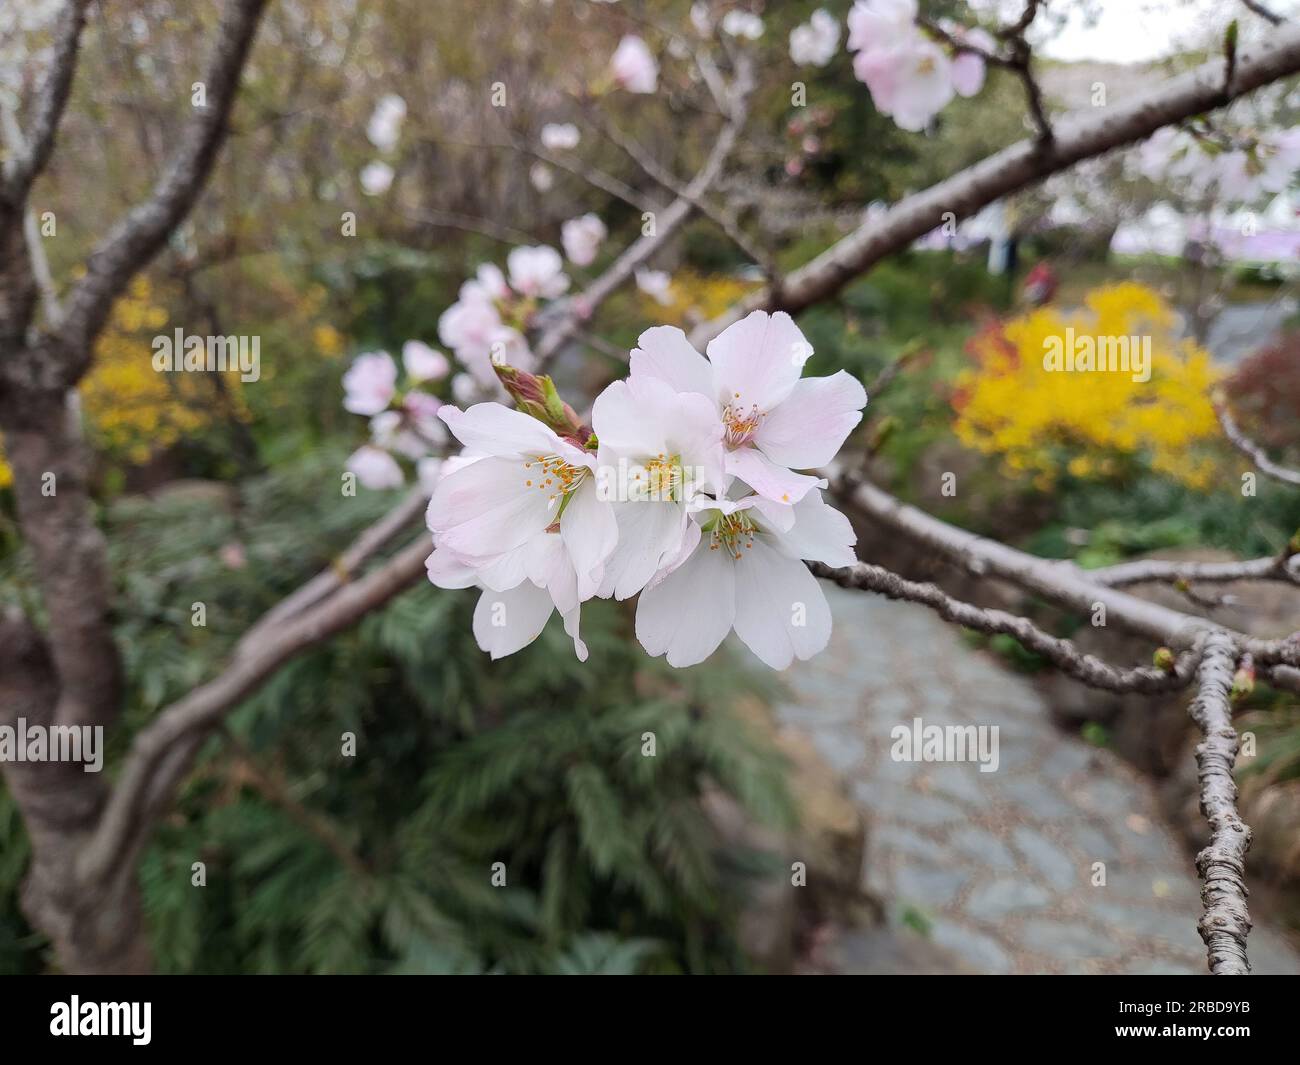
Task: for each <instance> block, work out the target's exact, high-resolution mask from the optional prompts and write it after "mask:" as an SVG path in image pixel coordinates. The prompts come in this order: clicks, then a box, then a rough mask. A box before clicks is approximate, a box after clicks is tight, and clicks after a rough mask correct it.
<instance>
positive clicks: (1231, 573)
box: [1084, 555, 1300, 588]
mask: <svg viewBox="0 0 1300 1065" xmlns="http://www.w3.org/2000/svg"><path fill="white" fill-rule="evenodd" d="M1084 573H1085V575H1086V576H1087V578H1088V579H1089V580H1090V581H1096V582H1097V583H1098V584H1105V585H1109V586H1110V587H1111V588H1122V587H1125V586H1126V585H1130V584H1153V583H1157V582H1160V583H1163V582H1173V581H1189V582H1191V581H1198V582H1201V583H1210V584H1215V583H1225V582H1228V581H1285V582H1287V583H1290V584H1300V558H1296V557H1295V556H1290V557H1289V558H1284V557H1283V556H1279V555H1270V556H1268V557H1266V558H1252V559H1250V560H1249V561H1247V562H1176V561H1172V560H1169V559H1163V558H1145V559H1139V560H1138V561H1136V562H1121V563H1119V564H1118V565H1114V566H1106V567H1104V568H1102V569H1090V570H1085V571H1084Z"/></svg>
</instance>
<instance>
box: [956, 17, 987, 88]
mask: <svg viewBox="0 0 1300 1065" xmlns="http://www.w3.org/2000/svg"><path fill="white" fill-rule="evenodd" d="M946 29H947V30H948V32H949V33H951V34H952V36H953V37H955V38H956V39H957V40H958V41H960V42H961V43H963V44H968V45H970V46H971V47H972V48H978V49H979V50H980V51H981V52H987V53H989V54H992V53H993V52H994V51H996V49H997V42H996V41H995V40H994V39H993V37H992V35H991V34H989V33H988V32H986V31H985V30H982V29H980V28H979V27H978V26H977V27H975V28H973V29H967V28H965V27H963V26H958V25H956V24H952V25H947V24H946ZM985 73H986V71H985V62H984V57H983V56H981V55H976V54H975V53H974V52H958V53H957V54H956V55H955V56H953V58H952V87H953V88H954V89H955V90H956V91H957V95H958V96H966V97H970V96H975V95H976V94H977V93H978V92H979V91H980V89H982V88H984V75H985Z"/></svg>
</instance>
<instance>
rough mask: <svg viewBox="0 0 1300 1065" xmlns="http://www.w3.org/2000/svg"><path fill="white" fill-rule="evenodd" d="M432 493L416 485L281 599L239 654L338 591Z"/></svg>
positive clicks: (420, 510) (420, 511) (244, 639)
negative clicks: (324, 567)
mask: <svg viewBox="0 0 1300 1065" xmlns="http://www.w3.org/2000/svg"><path fill="white" fill-rule="evenodd" d="M428 502H429V495H428V493H427V492H424V491H422V490H421V489H420V488H418V487H416V488H412V489H411V490H410V491H409V492H408V493H407V494H406V496H405V497H403V499H402V501H401V502H400V503H398V504H397V506H395V507H393V509H392V510H390V511H389V512H388V513H387V514H385V515H384V516H383V517H381V518H380V519H379V520H378V521H376V522H375V523H374V524H373V525H371V526H369V527H368V528H367V529H365V531H363V532H362V533H361V535H360V536H358V537H357V538H356V540H354V541H353V542H352V543H351V545H349V547H348V548H347V550H346V551H344V552H343V553H342V554H341V555H339V557H338V558H337V559H335V560H334V562H333V564H332V565H331V566H330V568H329V569H327V570H324V571H323V572H321V573H318V574H317V575H316V576H315V577H313V578H312V579H311V580H309V581H308V582H307V583H306V584H304V585H303V586H302V587H301V588H299V589H298V590H297V591H295V592H293V593H292V594H291V595H289V596H287V597H286V598H284V599H282V600H280V602H279V603H277V604H276V605H275V606H273V607H272V608H271V609H270V610H268V611H267V612H266V613H265V614H263V615H262V617H261V618H259V619H258V621H257V623H256V624H255V625H254V626H253V627H252V628H250V629H249V630H248V631H247V632H246V633H244V635H243V636H242V637H241V638H240V640H239V644H238V645H237V646H236V648H235V657H237V658H238V657H243V656H246V655H247V654H249V653H250V652H251V651H253V650H256V648H257V647H258V646H259V645H260V644H261V643H262V641H263V640H264V639H265V638H266V637H267V636H268V635H269V634H270V633H272V632H274V631H275V630H276V629H277V628H279V627H280V626H281V625H283V624H284V623H285V622H286V621H288V620H290V619H291V618H295V617H297V616H298V615H300V614H301V613H302V612H303V611H304V610H307V609H309V608H310V607H313V606H315V605H316V604H317V603H319V602H320V601H321V600H322V599H324V598H326V597H327V596H329V595H332V594H333V593H334V592H336V591H338V590H339V589H340V588H342V587H343V585H345V584H346V583H347V582H348V581H350V580H352V578H353V575H354V574H355V573H356V572H357V571H358V570H359V569H360V568H361V567H362V566H364V565H365V564H366V563H367V562H368V561H369V560H370V559H371V558H372V557H373V556H374V555H375V554H376V553H377V552H379V551H382V550H383V549H384V547H385V546H386V545H387V544H388V543H389V542H390V541H392V539H393V538H394V537H395V536H397V535H398V534H400V533H401V532H402V531H403V530H404V529H405V528H406V527H407V526H408V525H410V524H411V523H412V522H413V521H414V520H415V519H416V518H417V517H418V516H420V515H422V514H423V513H424V509H425V507H426V506H427V504H428Z"/></svg>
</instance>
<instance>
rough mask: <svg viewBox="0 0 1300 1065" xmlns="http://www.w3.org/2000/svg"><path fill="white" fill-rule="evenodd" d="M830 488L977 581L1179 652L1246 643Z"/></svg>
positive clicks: (1066, 569)
mask: <svg viewBox="0 0 1300 1065" xmlns="http://www.w3.org/2000/svg"><path fill="white" fill-rule="evenodd" d="M834 487H835V490H836V491H837V492H838V493H839V494H841V495H843V497H844V499H845V500H846V502H848V503H849V504H850V505H851V506H854V507H857V508H858V509H859V510H861V511H862V512H863V513H864V514H867V515H868V516H870V517H872V518H875V519H876V520H878V521H880V522H882V523H883V524H884V525H886V526H887V527H888V528H891V529H893V530H895V531H897V532H900V533H903V534H904V535H906V536H907V537H908V538H909V539H910V541H911V542H912V543H915V544H919V545H921V546H923V547H929V548H931V549H933V550H934V551H936V552H938V553H939V554H940V555H942V556H944V557H946V558H948V559H950V560H951V561H953V562H955V563H956V564H957V565H959V566H961V567H962V568H963V569H965V570H967V571H968V572H970V573H973V574H975V575H976V576H992V577H1000V578H1002V579H1004V580H1007V581H1010V582H1011V583H1012V584H1015V585H1017V586H1018V587H1021V588H1024V589H1026V590H1028V591H1031V592H1034V593H1035V594H1038V595H1041V596H1044V597H1045V598H1047V599H1048V600H1050V601H1052V602H1054V603H1057V604H1058V605H1060V606H1063V607H1067V608H1069V609H1071V610H1075V611H1078V612H1079V613H1081V614H1090V613H1092V612H1093V611H1094V610H1095V609H1096V607H1098V606H1101V607H1104V608H1105V611H1106V623H1107V624H1108V625H1110V624H1116V625H1119V626H1120V627H1122V628H1126V629H1128V630H1129V631H1131V632H1136V633H1139V634H1141V635H1143V636H1146V637H1147V638H1149V639H1152V640H1156V641H1158V642H1160V643H1162V644H1166V645H1168V646H1170V647H1173V648H1175V649H1182V650H1186V649H1188V648H1191V647H1193V646H1195V644H1196V641H1197V639H1198V638H1199V637H1200V636H1201V635H1202V634H1203V633H1205V632H1207V631H1211V630H1214V631H1222V632H1227V633H1228V634H1229V636H1231V637H1232V638H1233V639H1240V640H1242V641H1245V640H1246V639H1247V637H1246V636H1245V635H1244V634H1242V633H1237V632H1232V631H1230V630H1227V629H1223V628H1222V627H1221V626H1218V625H1215V624H1214V623H1212V622H1210V621H1207V620H1206V619H1205V618H1202V617H1197V616H1195V615H1192V614H1184V613H1181V612H1180V611H1177V610H1172V609H1170V608H1169V607H1166V606H1161V605H1160V604H1159V603H1151V602H1148V601H1147V600H1145V599H1139V598H1137V597H1136V596H1133V595H1129V594H1128V593H1126V592H1122V591H1119V590H1118V589H1115V588H1110V587H1107V586H1106V585H1102V584H1096V583H1094V582H1093V581H1091V580H1090V579H1089V576H1088V573H1087V572H1086V571H1085V570H1081V569H1079V567H1078V566H1076V565H1074V563H1072V562H1063V561H1054V560H1050V559H1044V558H1037V557H1036V556H1034V555H1029V554H1026V553H1025V552H1023V551H1017V550H1016V549H1015V548H1014V547H1008V546H1007V545H1006V544H1002V543H999V542H998V541H996V540H986V539H985V538H984V537H982V536H976V535H975V534H974V533H970V532H966V531H965V530H964V529H958V528H956V527H955V526H952V525H949V524H948V523H947V522H944V521H940V520H939V519H938V518H935V517H932V516H931V515H929V514H926V513H925V512H924V511H922V510H918V509H917V508H916V507H912V506H908V505H907V504H906V503H903V502H902V501H901V500H898V499H896V498H894V497H893V496H892V495H890V494H889V493H888V492H886V491H884V490H883V489H880V488H878V487H876V486H875V485H873V484H867V483H861V484H856V485H851V486H850V485H846V484H845V482H843V481H841V482H839V483H837V484H835V485H834Z"/></svg>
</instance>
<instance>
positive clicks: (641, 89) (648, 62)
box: [609, 35, 659, 93]
mask: <svg viewBox="0 0 1300 1065" xmlns="http://www.w3.org/2000/svg"><path fill="white" fill-rule="evenodd" d="M609 69H610V74H611V75H612V76H613V78H614V84H616V85H618V86H619V87H620V88H622V89H626V90H627V91H628V92H635V93H652V92H654V91H655V90H656V89H657V88H658V87H659V64H658V63H656V62H655V58H654V56H652V55H651V54H650V49H649V48H647V47H646V43H645V41H643V40H641V38H640V37H634V36H631V35H629V36H627V37H624V38H623V39H622V40H621V41H619V42H618V47H617V48H616V49H615V50H614V54H613V56H611V57H610V60H609Z"/></svg>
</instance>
